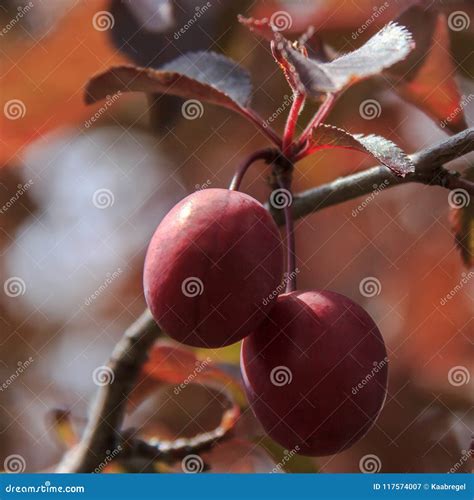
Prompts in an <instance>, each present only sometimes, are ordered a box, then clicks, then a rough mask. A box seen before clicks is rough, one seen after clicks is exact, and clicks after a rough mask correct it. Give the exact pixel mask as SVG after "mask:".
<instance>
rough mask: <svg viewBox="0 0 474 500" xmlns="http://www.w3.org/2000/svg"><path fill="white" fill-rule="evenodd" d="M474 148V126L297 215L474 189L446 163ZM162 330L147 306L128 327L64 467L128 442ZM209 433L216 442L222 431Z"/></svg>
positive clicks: (358, 177)
mask: <svg viewBox="0 0 474 500" xmlns="http://www.w3.org/2000/svg"><path fill="white" fill-rule="evenodd" d="M473 150H474V129H473V128H471V129H467V130H465V131H464V132H461V133H460V134H457V135H454V136H452V137H450V138H449V139H447V140H445V141H443V142H442V143H440V144H438V145H436V146H433V147H430V148H427V149H424V150H422V151H420V152H418V153H416V154H414V155H412V159H413V162H414V163H415V167H416V169H415V172H414V173H413V174H409V175H407V176H406V177H404V178H402V177H397V176H396V175H394V174H393V173H392V172H391V171H390V170H389V169H388V168H386V167H381V166H379V167H373V168H371V169H369V170H365V171H363V172H359V173H356V174H353V175H349V176H347V177H343V178H341V179H337V180H335V181H333V182H330V183H329V184H325V185H322V186H318V187H316V188H314V189H310V190H309V191H305V192H303V193H300V194H299V195H296V196H295V197H294V200H293V204H292V209H293V216H294V218H299V217H303V216H304V215H306V214H309V213H312V212H316V211H318V210H321V209H323V208H326V207H329V206H331V205H335V204H337V203H342V202H344V201H347V200H351V199H354V198H357V197H358V196H362V195H365V194H369V193H371V192H373V190H374V185H375V186H381V185H383V184H384V183H385V185H386V188H389V187H393V186H397V185H400V184H405V183H408V182H421V183H423V184H427V185H436V186H442V187H445V188H448V189H459V188H462V189H466V190H467V191H469V192H470V193H471V194H473V186H474V185H473V184H472V183H469V182H468V181H467V180H465V179H462V178H460V177H459V174H458V173H456V172H450V171H448V170H446V169H444V168H443V165H444V164H445V163H447V162H449V161H451V160H454V159H456V158H459V157H461V156H464V155H465V154H467V153H469V152H471V151H473ZM274 216H275V219H276V220H277V222H278V223H279V224H283V222H284V218H283V217H282V214H280V213H275V214H274ZM160 334H161V332H160V329H159V328H158V326H157V325H156V323H155V322H154V320H153V318H152V317H151V314H150V313H149V311H145V312H144V313H143V314H142V315H141V316H140V318H138V320H137V321H136V322H135V323H133V324H132V325H131V326H130V328H129V329H128V330H127V331H126V332H125V335H124V337H123V338H122V340H121V341H120V342H119V343H118V344H117V346H116V348H115V350H114V352H113V354H112V356H111V359H110V361H109V363H108V367H109V368H110V369H111V370H112V371H113V373H114V381H113V383H111V384H110V385H106V386H105V387H101V388H100V390H99V393H98V395H97V399H96V401H95V403H94V405H93V408H92V413H91V417H90V419H89V422H88V424H87V426H86V430H85V432H84V435H83V437H82V439H81V442H80V443H79V444H78V445H77V446H76V447H75V448H74V449H73V450H71V452H70V453H69V454H68V455H66V457H65V458H64V459H63V461H62V462H61V464H60V465H59V468H58V470H59V471H61V472H93V471H94V470H95V469H96V468H97V467H98V465H99V464H100V463H101V462H102V461H103V460H104V458H105V457H106V452H107V450H113V449H114V448H115V447H116V446H117V444H119V443H120V442H123V436H121V426H122V423H123V417H124V414H125V407H126V404H127V400H128V396H129V394H130V392H131V390H132V388H133V386H134V384H135V381H136V379H137V376H138V374H139V372H140V369H141V367H142V365H143V364H144V362H145V360H146V358H147V352H148V350H149V348H150V347H151V346H152V344H153V343H154V342H155V340H156V339H157V338H158V337H159V335H160ZM207 437H208V438H209V437H210V442H213V441H214V437H217V436H212V435H211V436H207ZM204 441H205V440H204ZM207 444H208V443H207V442H205V443H204V442H200V441H199V440H198V441H197V442H196V443H195V445H196V446H195V448H196V449H197V450H200V449H201V445H207ZM137 451H139V452H140V453H142V454H144V455H145V456H153V457H156V456H159V457H163V455H162V451H163V450H162V449H161V448H160V447H159V445H158V446H150V445H149V444H146V443H143V442H139V441H137V442H136V443H135V445H134V452H137ZM181 451H182V450H180V451H179V452H178V450H176V453H177V454H178V455H179V453H180V452H181ZM186 451H187V452H189V453H192V451H193V447H192V446H188V448H186ZM179 456H181V455H179Z"/></svg>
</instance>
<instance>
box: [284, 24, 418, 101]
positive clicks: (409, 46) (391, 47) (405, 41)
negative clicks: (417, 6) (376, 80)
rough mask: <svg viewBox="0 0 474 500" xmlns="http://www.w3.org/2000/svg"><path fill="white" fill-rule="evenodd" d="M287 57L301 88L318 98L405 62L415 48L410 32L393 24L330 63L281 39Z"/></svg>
mask: <svg viewBox="0 0 474 500" xmlns="http://www.w3.org/2000/svg"><path fill="white" fill-rule="evenodd" d="M279 45H280V48H281V49H282V50H283V52H284V53H285V58H286V59H287V60H288V61H289V62H290V63H291V64H292V65H293V66H294V67H295V70H296V73H297V74H298V76H299V80H300V86H301V89H300V90H301V91H302V92H304V93H306V94H307V95H309V96H310V97H314V98H316V99H319V97H320V94H321V93H327V92H330V93H334V92H339V91H341V90H343V89H344V88H345V87H347V86H348V85H351V84H353V83H355V82H357V81H359V80H362V79H364V78H368V77H370V76H373V75H376V74H378V73H380V72H381V71H383V70H384V69H386V68H388V67H390V66H392V65H394V64H396V63H397V62H400V61H402V60H403V59H405V58H406V57H407V55H408V54H409V53H410V52H411V51H412V50H413V49H414V47H415V45H414V42H413V40H412V36H411V34H410V32H409V31H408V30H407V29H406V28H405V27H404V26H400V25H398V24H396V23H390V24H388V25H387V26H385V27H384V28H383V29H382V30H380V31H379V32H378V33H377V34H376V35H374V36H373V37H372V38H371V39H370V40H369V41H368V42H366V43H365V44H364V45H363V46H362V47H360V48H359V49H357V50H355V51H353V52H349V53H348V54H344V55H343V56H341V57H338V58H337V59H334V60H333V61H331V62H328V63H321V62H319V61H316V60H314V59H309V58H306V57H305V56H304V55H302V54H301V53H300V52H299V51H298V50H295V49H294V48H293V47H292V45H291V44H290V43H289V42H288V41H286V40H283V39H282V40H281V41H280V42H279Z"/></svg>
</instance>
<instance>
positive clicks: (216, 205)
mask: <svg viewBox="0 0 474 500" xmlns="http://www.w3.org/2000/svg"><path fill="white" fill-rule="evenodd" d="M282 273H283V249H282V243H281V239H280V235H279V231H278V228H277V226H276V224H275V222H274V221H273V219H272V217H271V216H270V214H269V213H268V211H267V210H265V208H264V207H263V206H262V205H261V204H260V203H259V202H258V201H257V200H255V199H254V198H252V197H251V196H248V195H246V194H244V193H240V192H237V191H229V190H227V189H204V190H201V191H198V192H195V193H193V194H191V195H189V196H188V197H187V198H185V199H184V200H182V201H181V202H180V203H178V204H177V205H176V206H175V207H174V208H173V209H172V210H171V211H170V212H169V213H168V214H167V215H166V217H165V218H164V219H163V221H162V222H161V224H160V225H159V226H158V229H157V230H156V232H155V234H154V235H153V238H152V240H151V243H150V245H149V247H148V252H147V255H146V259H145V267H144V290H145V298H146V301H147V304H148V307H149V308H150V310H151V312H152V314H153V316H154V318H155V320H156V321H157V323H158V324H159V326H160V327H161V328H162V329H163V330H164V332H165V333H166V334H168V335H169V336H170V337H172V338H173V339H175V340H177V341H179V342H182V343H183V344H188V345H191V346H197V347H208V348H211V347H222V346H226V345H229V344H232V343H234V342H237V341H239V340H241V339H243V338H244V337H246V336H247V335H248V334H249V333H251V332H252V331H254V330H255V329H256V328H257V327H258V325H259V324H260V323H261V322H262V321H263V320H264V318H265V317H266V315H267V314H268V313H269V311H270V309H271V307H272V306H273V305H274V303H275V302H276V298H275V299H274V300H268V301H267V300H266V299H267V298H268V296H269V295H270V294H272V292H274V290H275V289H276V288H277V286H278V285H279V284H280V282H281V279H282Z"/></svg>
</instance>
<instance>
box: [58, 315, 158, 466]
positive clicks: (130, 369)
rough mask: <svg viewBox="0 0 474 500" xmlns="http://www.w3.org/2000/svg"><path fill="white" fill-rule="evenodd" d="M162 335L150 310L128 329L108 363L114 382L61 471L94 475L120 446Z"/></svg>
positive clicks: (99, 398)
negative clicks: (132, 400) (133, 397)
mask: <svg viewBox="0 0 474 500" xmlns="http://www.w3.org/2000/svg"><path fill="white" fill-rule="evenodd" d="M160 334H161V331H160V329H159V327H158V326H157V324H156V323H155V320H154V319H153V317H152V316H151V313H150V312H149V311H148V310H146V311H145V312H144V313H143V314H142V315H141V316H140V317H139V318H138V319H137V320H136V321H135V322H134V323H132V325H131V326H130V327H129V328H128V329H127V331H126V332H125V334H124V336H123V337H122V339H121V340H120V341H119V343H118V344H117V345H116V347H115V349H114V351H113V353H112V356H111V357H110V360H109V362H108V364H107V367H108V368H109V369H110V370H111V372H110V373H111V374H113V376H112V378H113V381H112V383H111V384H108V385H105V386H103V387H101V388H100V389H99V392H98V394H97V398H96V400H95V402H94V405H93V407H92V412H91V415H90V418H89V421H88V423H87V426H86V429H85V431H84V434H83V436H82V438H81V441H80V443H79V444H78V445H77V446H76V447H75V448H73V449H72V450H71V452H69V453H68V454H67V455H66V456H65V458H64V460H63V461H62V462H61V464H60V465H59V468H58V472H93V471H94V470H95V469H96V468H97V466H98V465H99V464H100V463H101V462H103V461H104V459H105V458H106V452H107V450H113V449H114V448H115V447H116V446H117V441H118V435H119V432H120V428H121V426H122V423H123V418H124V415H125V409H126V405H127V401H128V396H129V395H130V392H131V391H132V389H133V387H134V385H135V382H136V379H137V377H138V374H139V373H140V370H141V367H142V366H143V364H144V363H145V361H146V359H147V353H148V350H149V349H150V347H151V346H152V345H153V344H154V342H155V341H156V340H157V339H158V337H159V336H160Z"/></svg>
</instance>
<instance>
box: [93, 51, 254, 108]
mask: <svg viewBox="0 0 474 500" xmlns="http://www.w3.org/2000/svg"><path fill="white" fill-rule="evenodd" d="M251 91H252V86H251V83H250V77H249V75H248V73H247V71H245V70H244V69H243V68H241V67H239V66H238V65H236V64H235V63H234V62H233V61H231V60H230V59H227V58H226V57H224V56H221V55H220V54H216V53H212V52H196V53H191V54H187V55H184V56H181V57H179V58H178V59H175V60H174V61H171V62H170V63H168V64H166V65H165V66H163V67H162V68H161V69H160V70H153V69H150V68H138V67H134V66H117V67H115V68H111V69H110V70H108V71H106V72H104V73H102V74H99V75H97V76H95V77H94V78H92V79H91V80H90V82H89V83H88V85H87V88H86V102H87V103H88V104H90V103H93V102H95V101H98V100H100V99H104V98H105V97H107V96H108V95H110V94H115V93H118V92H146V93H150V94H172V95H177V96H180V97H183V98H185V99H198V100H202V101H206V102H210V103H212V104H217V105H220V106H224V107H226V108H229V109H232V110H234V111H237V112H239V113H242V114H243V115H247V114H248V111H247V109H246V107H247V105H248V103H249V101H250V94H251Z"/></svg>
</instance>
